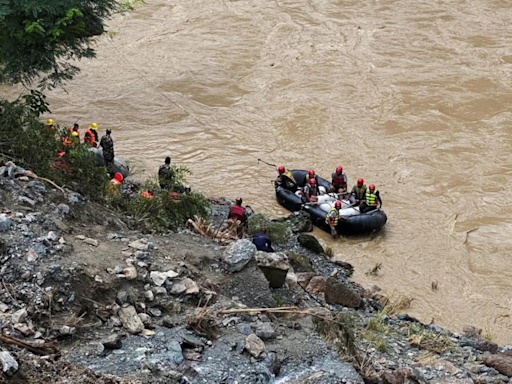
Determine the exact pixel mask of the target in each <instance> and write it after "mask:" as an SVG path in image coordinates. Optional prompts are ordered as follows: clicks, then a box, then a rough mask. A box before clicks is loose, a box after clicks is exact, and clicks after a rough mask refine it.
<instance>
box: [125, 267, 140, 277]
mask: <svg viewBox="0 0 512 384" xmlns="http://www.w3.org/2000/svg"><path fill="white" fill-rule="evenodd" d="M123 275H124V276H125V277H126V280H135V279H136V278H137V270H136V269H135V267H133V266H132V267H126V268H124V269H123Z"/></svg>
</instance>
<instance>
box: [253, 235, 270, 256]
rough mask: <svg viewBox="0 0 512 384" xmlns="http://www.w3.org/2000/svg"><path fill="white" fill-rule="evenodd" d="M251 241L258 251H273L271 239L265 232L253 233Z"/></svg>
mask: <svg viewBox="0 0 512 384" xmlns="http://www.w3.org/2000/svg"><path fill="white" fill-rule="evenodd" d="M252 242H253V244H254V245H255V246H256V249H257V250H258V251H263V252H274V249H273V248H272V241H271V240H270V237H268V235H267V234H266V233H265V232H260V233H255V234H254V235H252Z"/></svg>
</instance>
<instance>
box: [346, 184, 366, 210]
mask: <svg viewBox="0 0 512 384" xmlns="http://www.w3.org/2000/svg"><path fill="white" fill-rule="evenodd" d="M365 198H366V185H364V180H363V179H358V180H357V184H356V185H354V186H353V187H352V190H351V191H350V202H351V203H352V205H357V206H359V205H360V204H361V203H362V202H363V201H364V199H365Z"/></svg>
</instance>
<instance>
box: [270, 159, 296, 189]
mask: <svg viewBox="0 0 512 384" xmlns="http://www.w3.org/2000/svg"><path fill="white" fill-rule="evenodd" d="M277 173H279V175H278V176H277V179H276V180H275V181H274V185H275V186H276V188H277V187H278V186H280V187H283V188H284V189H287V190H289V191H291V192H295V191H296V190H297V182H296V181H295V177H293V174H292V173H291V172H290V171H287V170H286V168H285V167H283V166H282V165H281V166H280V167H279V168H277Z"/></svg>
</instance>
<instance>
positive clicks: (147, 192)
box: [140, 189, 155, 199]
mask: <svg viewBox="0 0 512 384" xmlns="http://www.w3.org/2000/svg"><path fill="white" fill-rule="evenodd" d="M140 194H141V195H142V196H144V197H145V198H146V199H152V198H154V197H155V195H152V194H151V193H149V191H148V190H146V189H145V190H143V191H142V192H141V193H140Z"/></svg>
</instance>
